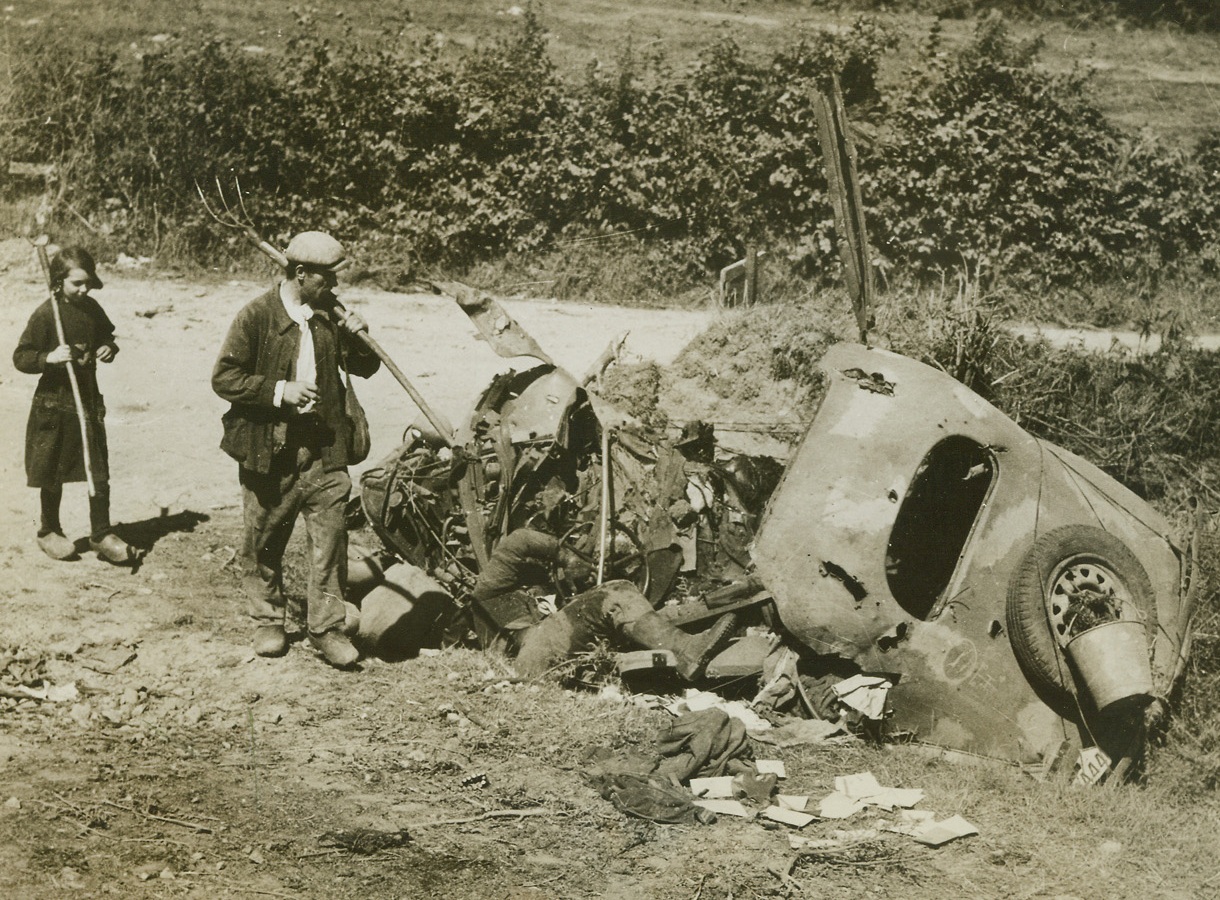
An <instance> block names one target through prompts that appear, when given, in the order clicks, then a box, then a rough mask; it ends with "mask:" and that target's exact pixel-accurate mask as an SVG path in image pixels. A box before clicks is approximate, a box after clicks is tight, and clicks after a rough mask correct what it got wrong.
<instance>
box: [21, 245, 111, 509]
mask: <svg viewBox="0 0 1220 900" xmlns="http://www.w3.org/2000/svg"><path fill="white" fill-rule="evenodd" d="M34 246H35V247H37V248H38V262H39V263H40V264H41V265H42V274H43V275H44V276H45V277H46V279H47V289H48V290H50V292H51V313H52V315H54V317H55V334H56V336H57V337H58V338H59V343H60V344H67V343H68V341H67V339H66V338H65V337H64V323H63V319H62V318H60V314H59V298H58V297H57V296H55V285H53V284H52V283H51V263H50V261H49V260H48V259H47V236H46V235H45V234H44V235H42V236H41V237H39V238H38V240H36V241H35V242H34ZM64 367H65V368H66V369H67V370H68V383H69V384H70V385H71V386H72V401H73V403H75V404H76V418H77V421H79V422H80V442H81V452H82V453H83V454H84V457H85V484H86V485H87V486H88V488H89V496H90V497H96V496H97V488H96V486H95V485H94V484H93V461H92V459H91V458H90V456H89V425H88V421H87V420H86V418H85V403H84V401H83V400H82V399H81V394H80V383H79V382H78V381H77V380H76V363H75V361H73V360H72V359H70V358H69V360H68V361H67V362H66V363H64Z"/></svg>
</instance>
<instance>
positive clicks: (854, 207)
mask: <svg viewBox="0 0 1220 900" xmlns="http://www.w3.org/2000/svg"><path fill="white" fill-rule="evenodd" d="M814 101H815V103H814V106H815V110H816V112H817V117H818V134H819V137H820V140H821V144H822V156H823V158H824V159H825V161H826V182H827V186H828V187H829V189H830V199H831V202H832V205H833V206H834V215H835V230H836V231H837V232H838V234H839V257H840V259H841V260H842V261H843V274H844V278H845V280H846V281H847V291H848V293H849V294H851V303H852V309H853V311H854V312H855V314H856V325H857V327H858V328H859V329H860V342H861V343H864V344H867V343H868V332H869V329H871V328H872V327H873V267H872V264H871V263H870V261H869V254H868V231H867V229H866V228H865V225H864V201H863V199H862V197H861V194H860V181H859V179H858V178H857V177H856V147H855V145H854V144H853V143H852V140H851V135H850V133H849V132H848V129H847V115H846V113H845V112H844V111H843V92H842V90H841V89H840V87H839V77H838V76H837V75H835V76H833V77H832V82H831V85H830V90H829V91H828V92H825V93H823V92H821V91H819V92H818V93H817V94H815V95H814Z"/></svg>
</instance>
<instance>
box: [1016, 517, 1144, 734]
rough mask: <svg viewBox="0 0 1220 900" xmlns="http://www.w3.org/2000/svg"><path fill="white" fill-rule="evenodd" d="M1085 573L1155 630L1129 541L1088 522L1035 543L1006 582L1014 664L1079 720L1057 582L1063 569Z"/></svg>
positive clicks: (1062, 579)
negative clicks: (1056, 600)
mask: <svg viewBox="0 0 1220 900" xmlns="http://www.w3.org/2000/svg"><path fill="white" fill-rule="evenodd" d="M1068 572H1073V573H1076V574H1083V575H1084V577H1087V578H1090V579H1098V580H1100V581H1101V582H1102V583H1104V584H1105V586H1107V587H1109V588H1112V589H1113V590H1114V593H1115V595H1116V596H1117V597H1118V598H1119V599H1120V601H1121V605H1122V617H1123V618H1124V619H1128V618H1132V619H1134V618H1138V619H1140V620H1141V621H1143V622H1144V623H1145V625H1147V627H1148V633H1149V634H1153V633H1155V631H1156V594H1155V593H1154V591H1153V589H1152V582H1151V580H1150V579H1149V578H1148V573H1147V572H1146V571H1144V567H1143V566H1142V565H1141V564H1140V561H1139V560H1138V559H1136V557H1135V554H1134V553H1132V552H1131V551H1130V550H1129V549H1128V548H1127V545H1126V544H1124V543H1123V542H1122V541H1120V540H1119V539H1118V538H1116V537H1114V536H1113V535H1112V534H1109V533H1108V532H1106V531H1103V530H1101V529H1100V528H1095V527H1093V526H1091V525H1066V526H1063V527H1062V528H1056V529H1054V530H1052V531H1048V532H1047V533H1046V534H1043V535H1041V536H1039V537H1038V538H1037V540H1035V541H1034V543H1033V546H1032V547H1030V549H1029V551H1028V552H1027V553H1026V554H1025V556H1024V558H1023V559H1022V560H1021V563H1020V564H1019V565H1018V566H1017V568H1016V570H1015V571H1014V572H1013V574H1012V577H1011V579H1010V580H1009V582H1008V602H1007V605H1006V607H1005V618H1006V620H1007V623H1008V637H1009V641H1010V642H1011V643H1012V649H1013V653H1014V654H1016V657H1017V662H1018V663H1019V664H1020V666H1021V669H1022V670H1023V671H1024V672H1025V675H1026V677H1027V678H1028V679H1029V681H1030V683H1031V684H1032V685H1033V686H1034V689H1035V690H1036V691H1037V692H1038V693H1039V694H1040V695H1041V696H1042V697H1043V699H1044V700H1046V702H1047V703H1048V705H1049V706H1050V707H1051V708H1052V709H1054V710H1055V711H1056V712H1058V713H1059V714H1060V715H1062V716H1064V717H1066V718H1071V719H1078V718H1079V717H1080V707H1079V704H1078V703H1077V700H1076V684H1075V682H1074V680H1073V678H1072V674H1071V670H1070V669H1069V668H1068V665H1067V659H1066V658H1065V656H1064V654H1063V651H1062V649H1061V643H1062V642H1064V638H1063V637H1062V635H1063V633H1064V630H1065V625H1064V623H1063V621H1062V618H1061V617H1062V612H1063V611H1064V610H1063V608H1062V606H1061V604H1059V603H1056V602H1055V598H1056V597H1058V596H1062V594H1058V593H1056V590H1055V588H1056V587H1057V586H1061V585H1065V584H1067V583H1068V581H1067V580H1066V579H1065V573H1068Z"/></svg>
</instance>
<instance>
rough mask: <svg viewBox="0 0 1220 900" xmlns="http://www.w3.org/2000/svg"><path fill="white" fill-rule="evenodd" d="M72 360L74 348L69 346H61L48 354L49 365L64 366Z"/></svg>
mask: <svg viewBox="0 0 1220 900" xmlns="http://www.w3.org/2000/svg"><path fill="white" fill-rule="evenodd" d="M71 359H72V348H71V347H69V346H68V345H67V344H60V345H59V346H58V347H56V348H55V349H54V350H52V351H51V352H50V353H48V354H47V365H49V366H62V365H63V364H64V363H66V362H69V361H70V360H71Z"/></svg>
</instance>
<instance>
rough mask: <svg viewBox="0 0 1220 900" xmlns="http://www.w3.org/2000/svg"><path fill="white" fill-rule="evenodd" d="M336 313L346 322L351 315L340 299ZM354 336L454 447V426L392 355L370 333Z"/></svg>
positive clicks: (360, 333)
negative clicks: (432, 405) (426, 398)
mask: <svg viewBox="0 0 1220 900" xmlns="http://www.w3.org/2000/svg"><path fill="white" fill-rule="evenodd" d="M335 312H337V313H338V315H339V317H340V318H341V319H343V320H344V321H346V320H347V317H348V316H349V315H351V313H349V312H348V310H347V307H346V306H344V305H343V304H342V303H341V302H340V301H339V300H338V299H336V300H335ZM354 334H355V335H356V337H358V338H360V340H362V341H364V343H365V346H367V347H368V348H369V349H370V350H372V351H373V352H374V353H375V354H377V358H378V359H380V360H381V361H382V363H384V364H385V367H386V368H387V369H388V370H389V371H390V374H391V375H393V376H394V380H395V381H397V382H398V383H399V384H401V385H402V386H403V388H404V389H405V390H406V392H407V393H408V394H410V395H411V399H412V400H414V401H415V405H416V406H418V407H419V411H420V412H422V413H423V414H424V418H426V419H427V420H428V422H429V423H431V425H432V427H433V428H435V429H436V433H437V435H438V436H439V437H440V439H441V440H442V441H443V442H444V444H445V446H446V447H452V446H453V426H452V425H450V424H449V422H448V421H446V420H445V417H444V416H442V415H441V414H440V413H438V412H436V410H434V409H433V408H432V407H431V406H429V405H428V401H427V400H425V399H424V397H423V394H421V393H420V392H419V391H418V390H416V389H415V385H413V384H412V383H411V382H410V380H409V379H408V378H407V376H406V375H404V374H403V372H402V369H400V368H398V366H397V365H395V363H394V360H392V359H390V354H388V353H386V352H385V350H384V349H382V346H381V344H379V343H377V341H376V339H375V338H374V337H373V336H372V335H371V334H369V333H368V331H357V332H354Z"/></svg>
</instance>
